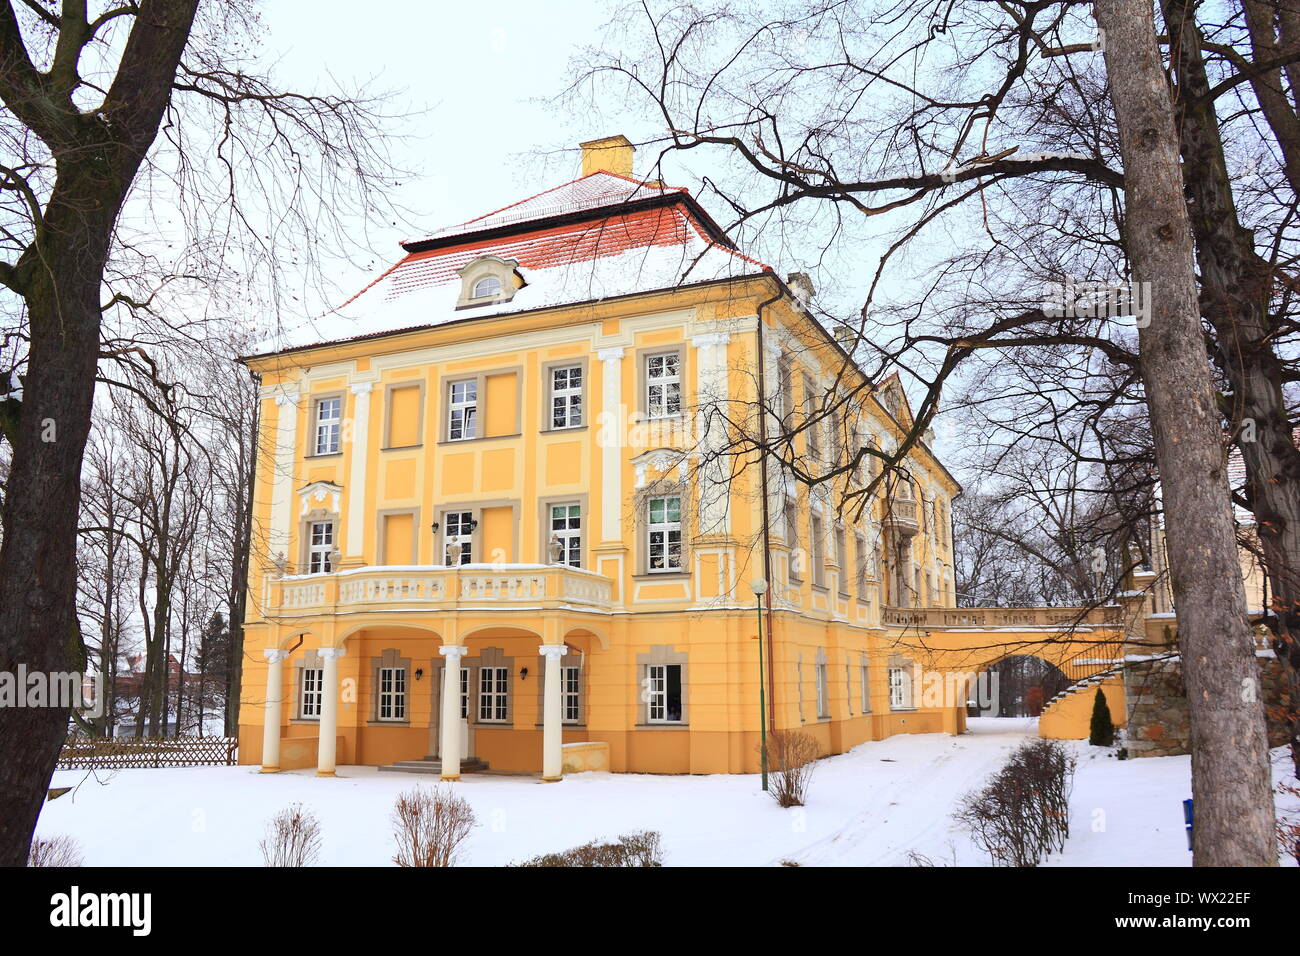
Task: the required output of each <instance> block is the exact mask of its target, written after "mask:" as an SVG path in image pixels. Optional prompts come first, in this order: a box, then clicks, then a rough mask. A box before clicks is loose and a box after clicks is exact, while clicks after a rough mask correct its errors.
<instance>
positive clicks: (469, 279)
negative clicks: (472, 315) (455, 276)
mask: <svg viewBox="0 0 1300 956" xmlns="http://www.w3.org/2000/svg"><path fill="white" fill-rule="evenodd" d="M460 281H461V287H460V300H459V301H458V302H457V303H456V307H457V308H459V309H472V308H475V307H477V306H481V305H494V304H496V303H498V302H509V301H510V300H511V299H513V298H514V295H515V293H516V292H518V291H519V290H520V289H522V288H523V285H524V280H523V277H522V276H521V275H520V274H519V263H518V262H516V261H515V260H513V259H502V258H501V257H500V256H480V257H479V258H477V259H475V260H473V261H472V262H470V263H468V264H467V265H466V266H465V267H464V268H462V269H461V270H460Z"/></svg>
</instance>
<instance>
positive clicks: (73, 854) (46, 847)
mask: <svg viewBox="0 0 1300 956" xmlns="http://www.w3.org/2000/svg"><path fill="white" fill-rule="evenodd" d="M82 862H83V860H82V856H81V844H79V843H78V842H77V841H76V840H74V839H73V838H72V837H70V836H67V835H66V834H64V835H62V836H56V837H50V838H49V839H45V838H43V837H33V838H32V846H31V849H29V850H28V851H27V865H28V866H81V865H82Z"/></svg>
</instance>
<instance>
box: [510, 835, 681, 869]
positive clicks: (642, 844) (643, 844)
mask: <svg viewBox="0 0 1300 956" xmlns="http://www.w3.org/2000/svg"><path fill="white" fill-rule="evenodd" d="M515 865H516V866H621V867H631V866H663V847H662V846H661V845H660V841H659V834H658V833H657V832H655V831H654V830H642V831H640V832H638V833H627V834H624V835H623V836H620V837H619V838H618V841H617V842H615V843H597V842H595V841H592V842H591V843H584V844H583V845H582V846H576V847H574V848H573V849H572V850H564V851H563V852H561V853H545V854H543V855H542V856H535V857H533V858H532V859H531V860H525V861H524V862H522V863H516V864H515Z"/></svg>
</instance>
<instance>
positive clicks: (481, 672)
mask: <svg viewBox="0 0 1300 956" xmlns="http://www.w3.org/2000/svg"><path fill="white" fill-rule="evenodd" d="M509 719H510V668H508V667H480V668H479V669H478V723H480V724H504V723H506V722H507V721H508V720H509Z"/></svg>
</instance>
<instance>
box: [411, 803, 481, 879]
mask: <svg viewBox="0 0 1300 956" xmlns="http://www.w3.org/2000/svg"><path fill="white" fill-rule="evenodd" d="M392 820H393V838H394V839H395V840H396V841H397V855H396V856H395V857H393V862H394V863H396V864H397V865H398V866H453V865H454V864H455V861H456V855H457V851H458V850H459V848H460V845H461V844H462V843H463V842H465V838H466V837H468V836H469V832H470V830H472V829H473V828H474V811H473V810H472V809H470V805H469V804H468V803H466V802H465V800H464V799H462V798H461V797H458V796H457V795H456V792H455V791H454V790H453V789H452V788H451V787H450V786H440V787H434V788H433V789H432V790H422V789H420V788H419V787H416V788H415V789H414V790H407V791H405V792H404V793H401V794H398V797H397V803H396V804H395V805H394V807H393V817H392Z"/></svg>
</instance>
